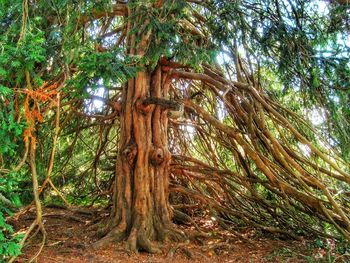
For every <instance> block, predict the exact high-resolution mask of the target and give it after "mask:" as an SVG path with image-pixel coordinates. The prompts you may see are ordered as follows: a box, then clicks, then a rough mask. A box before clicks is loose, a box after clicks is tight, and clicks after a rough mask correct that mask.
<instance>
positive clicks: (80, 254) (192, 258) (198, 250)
mask: <svg viewBox="0 0 350 263" xmlns="http://www.w3.org/2000/svg"><path fill="white" fill-rule="evenodd" d="M100 216H101V215H100ZM102 216H103V215H102ZM106 216H107V215H106ZM34 218H35V214H34V211H29V212H28V213H26V214H24V215H22V216H20V217H19V218H18V219H17V220H16V221H13V222H11V223H12V224H15V228H16V229H17V231H21V230H22V231H23V230H25V229H26V228H27V227H28V226H29V225H30V224H31V222H32V221H33V219H34ZM94 218H96V211H93V212H90V211H84V212H83V213H82V211H79V212H77V211H75V212H72V211H68V210H64V209H57V208H54V209H53V208H46V209H44V225H45V229H46V232H47V241H46V245H45V247H44V248H43V250H42V252H41V254H40V255H39V257H38V260H37V262H40V263H53V262H69V263H80V262H87V263H88V262H91V263H92V262H93V263H95V262H96V263H102V262H123V263H124V262H126V263H128V262H137V263H141V262H145V263H146V262H147V263H157V262H172V263H175V262H191V263H195V262H210V263H216V262H218V263H219V262H220V263H221V262H227V263H228V262H327V259H326V258H327V255H326V254H327V253H326V251H323V250H322V249H316V248H312V246H310V243H311V242H313V241H311V240H301V241H295V240H280V239H276V238H274V237H271V236H270V237H267V236H265V237H263V236H262V235H261V234H257V233H256V231H254V230H253V229H243V230H240V231H239V232H237V233H236V234H230V233H228V232H227V233H226V232H224V231H221V232H220V233H219V234H218V235H216V236H215V237H211V238H206V239H205V240H204V244H200V243H201V242H196V241H192V242H191V243H188V244H181V245H176V244H174V243H173V244H168V245H165V246H164V247H163V249H162V250H163V254H157V255H151V254H147V253H142V252H140V253H138V254H128V253H127V252H125V251H124V249H123V248H124V244H123V243H120V244H115V245H110V246H109V247H106V248H105V249H99V250H94V249H91V247H90V245H91V244H92V243H93V242H94V241H96V240H97V239H96V237H95V236H94V234H93V232H92V231H89V226H90V225H92V224H93V223H94V221H93V220H94ZM207 225H208V226H207V229H208V231H213V225H211V224H210V222H209V223H208V224H207ZM179 227H181V228H182V230H183V231H185V232H188V231H192V230H191V228H190V227H186V226H179ZM214 227H215V226H214ZM218 237H220V238H218ZM198 241H200V240H198ZM202 241H203V240H202ZM40 242H41V235H37V236H36V237H34V238H32V240H30V242H29V244H28V245H26V247H25V248H24V249H23V254H22V255H21V256H20V257H19V258H18V261H17V262H28V261H29V259H30V258H31V257H32V256H33V255H35V254H36V252H37V251H38V249H39V245H40ZM338 262H342V261H338Z"/></svg>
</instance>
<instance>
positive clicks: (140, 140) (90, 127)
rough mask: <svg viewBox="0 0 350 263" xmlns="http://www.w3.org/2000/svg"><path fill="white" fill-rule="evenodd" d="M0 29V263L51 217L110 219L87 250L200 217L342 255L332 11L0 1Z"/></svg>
mask: <svg viewBox="0 0 350 263" xmlns="http://www.w3.org/2000/svg"><path fill="white" fill-rule="evenodd" d="M0 25H1V27H0V54H1V55H0V123H1V130H0V144H1V147H0V231H1V232H0V241H2V242H3V245H2V244H0V257H1V255H3V258H4V259H8V258H10V257H12V260H13V259H14V258H13V257H14V256H16V255H18V253H19V251H20V247H22V246H23V244H24V242H25V241H26V239H27V238H28V237H29V236H30V235H31V234H33V233H34V232H35V231H34V230H35V229H39V230H40V232H41V234H42V236H43V244H44V243H45V237H46V231H45V226H44V224H43V221H42V204H53V203H54V204H62V205H65V206H67V207H76V206H98V207H103V208H104V209H105V210H106V211H107V212H108V213H109V214H110V217H109V219H104V220H101V222H99V224H96V225H93V226H91V229H92V230H93V229H94V230H97V233H98V235H100V236H101V239H100V240H99V241H98V242H97V243H96V244H94V246H95V247H99V246H104V245H105V244H107V243H109V242H117V241H122V240H127V248H128V249H129V250H131V251H136V250H139V249H143V250H146V251H148V252H159V251H160V248H161V243H162V242H164V241H166V240H168V239H174V240H177V241H179V240H183V239H187V238H190V237H188V236H186V235H185V234H184V233H182V232H181V231H179V229H177V227H176V226H175V225H174V224H173V221H174V220H175V221H176V220H180V219H181V218H182V219H183V218H186V220H189V221H190V222H192V223H193V224H194V225H195V227H196V228H197V230H198V232H201V229H200V226H198V225H196V224H195V223H194V221H193V220H192V219H191V216H193V215H197V216H203V215H205V214H210V215H211V216H212V217H213V218H215V220H217V221H218V222H219V224H220V226H221V227H222V228H224V229H227V230H234V228H235V226H240V225H250V226H253V227H255V228H257V229H260V230H261V231H265V232H271V233H274V234H276V235H280V236H289V237H292V238H298V236H303V235H319V236H327V237H333V238H337V239H345V240H350V217H349V215H350V213H349V209H350V199H349V198H350V175H349V160H350V152H349V149H350V125H349V124H350V107H349V105H350V91H349V90H350V74H349V73H350V62H349V51H350V45H349V43H350V35H349V30H350V20H349V5H348V3H347V1H312V0H307V1H299V0H283V1H282V0H281V1H276V0H264V1H261V0H239V1H223V0H203V1H201V0H157V1H152V0H143V1H141V0H133V1H132V0H129V1H110V0H99V1H73V0H50V1H31V0H21V1H19V0H14V1H7V0H0ZM33 200H34V203H32V201H33ZM31 204H34V205H35V207H36V209H37V218H36V219H35V220H34V222H33V224H32V225H31V227H30V228H29V229H28V231H27V232H26V234H25V235H24V236H18V235H15V236H13V230H12V228H11V227H10V226H9V225H8V224H7V223H6V222H5V220H4V217H5V216H7V215H11V214H12V212H14V211H16V210H17V209H19V208H20V207H22V208H21V209H22V211H25V209H27V208H28V207H29V206H30V205H31ZM11 211H12V212H11ZM0 259H1V258H0Z"/></svg>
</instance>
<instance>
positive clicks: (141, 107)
mask: <svg viewBox="0 0 350 263" xmlns="http://www.w3.org/2000/svg"><path fill="white" fill-rule="evenodd" d="M164 82H165V76H164V77H162V72H161V68H160V67H157V68H156V69H155V70H154V72H152V73H148V72H146V71H143V72H139V73H138V74H137V76H136V77H135V79H131V80H129V81H128V83H127V86H126V87H125V88H124V89H125V90H124V97H123V102H122V110H121V116H120V117H121V119H120V121H121V141H120V145H119V146H120V152H119V156H118V159H117V165H116V179H115V188H114V206H113V209H112V214H111V216H112V221H111V223H110V224H109V227H108V229H111V231H110V232H109V234H107V236H106V237H105V238H103V239H102V240H101V241H99V242H97V243H96V246H98V245H103V244H104V243H105V241H107V242H110V241H121V240H124V239H125V240H127V248H128V249H129V250H131V251H137V250H138V249H143V250H146V251H148V252H152V253H156V252H160V250H159V249H158V248H157V246H155V245H153V244H152V243H151V241H152V240H156V241H164V240H165V239H167V238H168V237H173V238H174V237H175V238H178V237H180V236H181V233H180V232H179V231H176V230H174V229H173V227H172V222H171V218H172V211H171V207H170V205H169V201H168V185H169V183H168V181H169V172H168V171H169V165H170V159H171V154H170V152H169V150H168V147H167V143H168V138H167V122H168V117H167V109H166V108H165V107H164V106H161V105H155V104H145V103H143V102H144V101H145V99H147V98H150V97H152V98H161V99H164V98H166V97H167V93H168V86H169V84H167V83H164Z"/></svg>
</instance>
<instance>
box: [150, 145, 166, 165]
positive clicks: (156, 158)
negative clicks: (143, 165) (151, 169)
mask: <svg viewBox="0 0 350 263" xmlns="http://www.w3.org/2000/svg"><path fill="white" fill-rule="evenodd" d="M150 162H151V164H153V165H160V164H161V163H162V162H164V150H163V149H162V148H154V149H153V150H152V151H151V154H150Z"/></svg>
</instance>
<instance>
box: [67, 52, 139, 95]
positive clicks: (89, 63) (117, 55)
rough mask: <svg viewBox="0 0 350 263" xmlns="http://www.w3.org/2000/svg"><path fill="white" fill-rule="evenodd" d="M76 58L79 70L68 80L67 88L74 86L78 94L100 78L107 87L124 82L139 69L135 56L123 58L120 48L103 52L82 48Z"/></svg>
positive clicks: (92, 85)
mask: <svg viewBox="0 0 350 263" xmlns="http://www.w3.org/2000/svg"><path fill="white" fill-rule="evenodd" d="M76 60H77V61H76V62H77V66H78V70H79V72H78V73H77V74H75V76H74V77H73V78H72V80H70V82H69V85H68V88H75V89H76V90H77V91H78V93H79V94H81V91H82V90H83V89H84V88H86V87H87V86H89V87H91V88H94V85H97V82H98V80H100V79H102V80H103V81H104V85H105V87H107V88H108V87H110V86H113V85H116V84H117V83H124V82H126V81H127V80H128V79H129V78H132V77H134V76H135V74H136V72H137V71H139V70H140V67H139V66H138V60H137V58H131V57H126V58H123V57H122V53H121V50H120V49H114V50H112V51H110V52H103V53H98V52H95V51H91V50H89V49H87V50H82V51H81V53H80V55H79V56H78V57H77V58H76Z"/></svg>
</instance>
